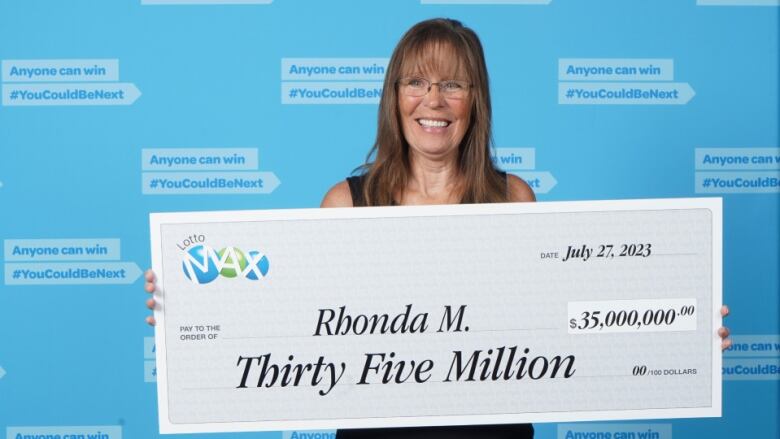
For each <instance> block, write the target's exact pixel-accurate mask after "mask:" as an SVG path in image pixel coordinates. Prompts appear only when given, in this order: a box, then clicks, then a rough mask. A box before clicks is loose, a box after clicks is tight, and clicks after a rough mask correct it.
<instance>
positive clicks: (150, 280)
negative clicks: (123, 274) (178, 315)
mask: <svg viewBox="0 0 780 439" xmlns="http://www.w3.org/2000/svg"><path fill="white" fill-rule="evenodd" d="M144 279H145V280H146V283H144V290H146V292H147V293H149V294H154V290H155V289H157V284H156V279H155V278H154V271H152V269H151V268H150V269H148V270H146V273H144ZM154 305H155V302H154V297H152V298H151V299H149V300H147V301H146V307H147V308H149V309H151V310H154ZM146 323H148V324H149V325H150V326H154V324H155V321H154V315H150V316H146Z"/></svg>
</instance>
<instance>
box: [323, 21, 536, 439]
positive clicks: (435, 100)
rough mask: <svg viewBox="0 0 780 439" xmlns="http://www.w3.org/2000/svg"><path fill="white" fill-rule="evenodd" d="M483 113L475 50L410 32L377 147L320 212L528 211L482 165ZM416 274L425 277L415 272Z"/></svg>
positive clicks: (436, 24)
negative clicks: (496, 206) (434, 207)
mask: <svg viewBox="0 0 780 439" xmlns="http://www.w3.org/2000/svg"><path fill="white" fill-rule="evenodd" d="M490 149H491V107H490V91H489V88H488V74H487V67H486V65H485V57H484V54H483V51H482V44H481V43H480V41H479V38H478V37H477V35H476V33H474V31H472V30H471V29H469V28H467V27H465V26H463V25H462V24H461V23H460V22H458V21H455V20H449V19H433V20H428V21H423V22H421V23H418V24H416V25H415V26H413V27H412V28H411V29H409V31H408V32H407V33H406V34H405V35H404V36H403V37H402V38H401V41H400V42H399V43H398V45H397V46H396V48H395V50H394V51H393V55H392V56H391V58H390V62H389V64H388V68H387V72H386V74H385V81H384V87H383V90H382V98H381V100H380V103H379V120H378V127H377V136H376V141H375V142H374V147H373V148H372V149H371V151H370V152H369V154H368V162H367V163H366V164H365V165H363V166H362V167H361V168H360V170H361V171H362V172H361V173H360V175H358V176H354V177H349V178H348V179H347V180H346V181H342V182H340V183H338V184H336V185H335V186H334V187H333V188H331V189H330V191H328V193H327V194H326V195H325V198H324V199H323V201H322V207H352V206H387V205H410V204H455V203H493V202H506V201H534V199H535V198H534V194H533V192H532V191H531V189H530V188H529V187H528V185H527V184H526V183H525V182H524V181H522V180H521V179H520V178H518V177H516V176H513V175H507V174H506V173H503V172H500V171H498V170H497V169H496V168H495V167H494V166H493V161H492V160H491V154H490ZM421 268H422V269H424V267H421ZM533 431H534V430H533V427H532V426H531V425H530V424H522V425H500V426H489V425H480V426H459V427H424V428H391V429H370V430H340V431H339V432H338V435H337V437H338V438H340V439H349V438H418V437H419V438H426V439H436V438H448V439H455V438H484V439H491V438H530V437H533Z"/></svg>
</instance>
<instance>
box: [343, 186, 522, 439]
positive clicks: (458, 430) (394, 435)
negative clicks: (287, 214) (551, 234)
mask: <svg viewBox="0 0 780 439" xmlns="http://www.w3.org/2000/svg"><path fill="white" fill-rule="evenodd" d="M501 174H502V175H503V176H504V177H505V178H506V173H505V172H502V173H501ZM364 181H365V178H364V176H363V175H359V176H356V177H349V178H347V183H349V192H350V193H351V194H352V205H353V206H355V207H361V206H365V205H366V200H365V199H364V198H363V183H364ZM533 437H534V427H533V425H531V424H514V425H512V424H508V425H463V426H445V427H407V428H371V429H354V430H339V431H338V432H337V433H336V438H337V439H533Z"/></svg>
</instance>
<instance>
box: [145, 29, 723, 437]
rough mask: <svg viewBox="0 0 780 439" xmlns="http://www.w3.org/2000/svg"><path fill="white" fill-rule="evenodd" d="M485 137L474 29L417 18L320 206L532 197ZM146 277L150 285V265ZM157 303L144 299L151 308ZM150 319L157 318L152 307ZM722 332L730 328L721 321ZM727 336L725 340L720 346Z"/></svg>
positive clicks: (461, 431) (522, 429)
mask: <svg viewBox="0 0 780 439" xmlns="http://www.w3.org/2000/svg"><path fill="white" fill-rule="evenodd" d="M490 146H491V106H490V92H489V89H488V74H487V68H486V65H485V59H484V54H483V51H482V45H481V43H480V41H479V38H478V37H477V35H476V34H475V33H474V32H473V31H472V30H471V29H469V28H467V27H465V26H463V25H462V24H461V23H460V22H458V21H455V20H449V19H433V20H427V21H423V22H421V23H418V24H416V25H415V26H413V27H412V28H411V29H410V30H409V31H408V32H407V33H406V34H405V35H404V36H403V37H402V38H401V41H400V42H399V43H398V46H397V47H396V48H395V50H394V51H393V55H392V57H391V58H390V62H389V65H388V68H387V72H386V75H385V81H384V88H383V91H382V98H381V101H380V103H379V121H378V127H377V136H376V142H375V143H374V147H373V148H372V150H371V151H370V152H369V155H368V156H369V163H367V164H365V165H363V166H362V168H361V169H362V173H361V174H360V175H359V176H356V177H349V178H348V179H346V180H345V181H342V182H340V183H338V184H336V185H335V186H333V187H332V188H331V189H330V190H329V191H328V193H327V194H326V195H325V198H324V199H323V200H322V205H321V207H353V206H387V205H413V204H453V203H494V202H519V201H534V200H535V197H534V193H533V191H532V190H531V188H530V187H528V185H527V184H526V183H525V182H524V181H523V180H521V179H520V178H518V177H516V176H514V175H508V174H506V173H503V172H499V171H498V170H496V169H495V167H494V166H493V162H492V161H491V158H490ZM372 157H373V161H370V160H371V159H372ZM146 280H147V282H146V290H147V291H148V292H150V293H151V292H153V291H154V289H155V284H154V274H153V273H152V272H151V271H148V272H147V274H146ZM154 305H155V302H154V300H153V299H149V300H148V301H147V306H149V308H150V309H153V308H154ZM722 313H723V315H724V316H725V315H726V314H727V313H728V310H727V309H726V308H725V307H724V309H723V311H722ZM147 321H148V322H149V323H150V324H154V318H153V317H151V316H150V317H148V318H147ZM719 333H720V335H721V337H723V338H724V339H725V337H727V336H728V330H727V329H726V328H721V329H720V332H719ZM730 344H731V342H730V340H724V341H723V348H724V349H725V348H727V347H728V346H729V345H730ZM338 437H339V438H340V439H350V438H376V439H381V438H448V439H452V438H485V439H489V438H527V437H528V438H530V437H533V427H531V425H530V424H521V425H500V426H464V427H424V428H393V429H370V430H342V431H339V433H338Z"/></svg>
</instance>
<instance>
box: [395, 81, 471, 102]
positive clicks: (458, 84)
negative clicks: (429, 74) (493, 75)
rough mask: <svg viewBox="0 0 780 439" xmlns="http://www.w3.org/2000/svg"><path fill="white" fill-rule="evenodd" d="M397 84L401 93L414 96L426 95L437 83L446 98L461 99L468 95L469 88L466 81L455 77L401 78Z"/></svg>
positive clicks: (469, 85)
mask: <svg viewBox="0 0 780 439" xmlns="http://www.w3.org/2000/svg"><path fill="white" fill-rule="evenodd" d="M398 85H400V89H401V93H403V94H405V95H406V96H411V97H415V98H419V97H421V96H425V95H427V94H428V93H429V92H430V91H431V88H433V86H434V85H438V86H439V93H441V94H442V95H443V96H444V97H445V98H448V99H463V98H465V97H466V96H468V94H469V89H471V84H469V83H468V82H466V81H458V80H455V79H448V80H446V81H439V82H431V81H429V80H427V79H425V78H401V79H399V80H398Z"/></svg>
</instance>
